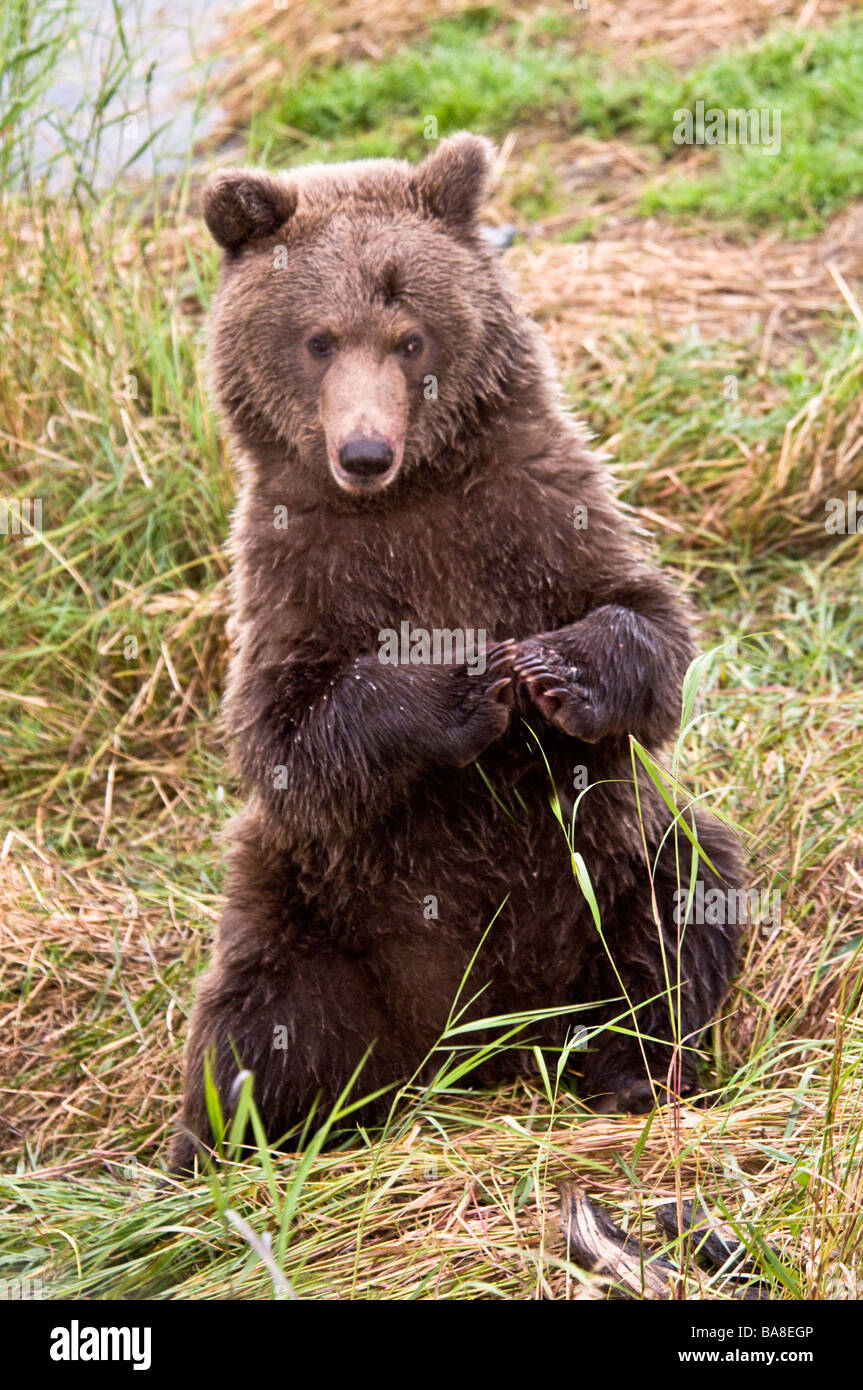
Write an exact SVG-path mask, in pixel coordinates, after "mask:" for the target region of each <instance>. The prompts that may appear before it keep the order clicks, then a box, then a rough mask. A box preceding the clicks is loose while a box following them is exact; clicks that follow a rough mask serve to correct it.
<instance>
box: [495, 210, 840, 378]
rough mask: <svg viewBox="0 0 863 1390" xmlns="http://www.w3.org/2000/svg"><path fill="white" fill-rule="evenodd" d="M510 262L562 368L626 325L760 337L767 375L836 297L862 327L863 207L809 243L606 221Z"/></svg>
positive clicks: (526, 250) (672, 336)
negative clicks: (588, 235)
mask: <svg viewBox="0 0 863 1390" xmlns="http://www.w3.org/2000/svg"><path fill="white" fill-rule="evenodd" d="M579 215H580V216H581V215H584V214H583V212H581V213H580V214H579ZM570 220H572V221H575V220H577V219H576V218H575V217H572V218H570ZM507 260H508V263H509V265H510V267H511V268H512V270H513V271H514V272H515V273H516V275H517V277H518V280H519V283H520V285H521V287H522V290H523V293H524V294H525V296H526V299H527V302H528V304H529V306H530V309H531V312H532V313H534V314H535V315H536V316H537V317H538V318H539V319H540V321H541V322H542V324H543V327H544V328H545V330H546V332H547V334H548V336H549V338H550V340H551V342H552V345H553V347H554V350H555V352H556V354H557V356H558V359H559V360H560V361H561V362H562V363H563V365H564V367H571V366H572V364H573V361H574V357H575V356H576V355H578V354H581V353H584V352H585V351H587V352H592V351H593V350H594V348H593V347H592V346H591V344H595V343H597V342H599V341H600V339H601V337H602V335H603V333H607V332H614V331H619V330H620V328H621V327H622V326H625V327H631V328H636V329H643V330H644V331H645V332H647V333H649V334H651V335H653V336H655V337H656V338H657V339H658V340H659V341H661V342H665V343H668V342H675V341H679V340H680V339H681V338H682V337H683V336H684V335H687V334H688V335H692V333H693V332H696V333H698V334H699V335H700V336H702V337H704V338H722V339H726V340H728V341H733V342H736V343H739V344H741V345H746V344H749V343H751V342H752V340H753V339H755V340H759V341H760V348H759V368H760V371H761V372H762V373H763V372H765V371H767V370H768V369H769V368H770V367H771V366H773V365H775V364H776V363H777V362H779V361H782V360H783V358H787V356H788V355H789V353H792V352H795V353H796V352H799V351H800V350H801V348H805V346H806V344H807V342H808V341H809V340H810V339H811V338H812V337H813V335H816V334H818V333H820V332H823V330H824V327H825V322H826V320H827V318H828V317H829V316H832V315H835V313H836V311H837V308H840V307H841V306H842V301H843V299H844V300H845V307H846V311H847V313H848V315H849V322H850V321H851V318H852V317H853V318H854V319H856V320H857V321H858V322H860V323H861V324H863V310H861V307H860V304H859V301H858V299H857V296H856V292H855V289H854V288H853V287H854V286H855V285H857V284H859V283H860V282H861V280H863V203H858V204H856V205H855V206H853V207H851V208H850V209H848V210H847V211H846V212H843V213H841V214H839V215H838V216H837V217H836V218H834V220H833V221H832V222H831V223H830V225H829V226H828V227H827V228H826V229H825V231H824V232H822V233H821V234H820V235H819V236H816V237H813V238H812V239H811V240H809V241H786V240H783V238H782V237H780V236H779V235H778V234H776V233H772V232H771V233H765V234H764V235H762V236H760V237H758V238H756V239H755V240H753V241H751V242H748V243H747V242H744V241H741V240H740V239H734V238H731V237H727V236H723V235H721V234H719V233H717V232H715V231H714V230H713V229H712V228H711V227H710V225H709V224H706V223H699V224H693V225H692V226H690V227H688V228H681V227H680V226H679V225H678V224H675V223H673V222H671V221H669V220H665V219H660V218H655V217H651V218H647V219H639V220H634V219H630V220H628V221H626V222H622V223H621V225H619V226H617V227H615V226H613V225H608V226H604V228H603V233H602V236H601V237H598V238H597V239H596V240H590V241H584V242H578V243H574V244H564V243H553V242H552V243H548V242H546V243H544V244H543V242H542V241H539V244H536V243H535V242H534V240H533V239H531V240H530V241H527V242H525V243H523V244H521V245H518V246H515V247H513V249H512V250H511V251H509V252H508V253H507Z"/></svg>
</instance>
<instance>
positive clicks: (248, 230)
mask: <svg viewBox="0 0 863 1390" xmlns="http://www.w3.org/2000/svg"><path fill="white" fill-rule="evenodd" d="M202 203H203V209H204V221H205V222H206V224H207V226H208V228H209V230H210V235H211V236H212V237H213V240H214V241H217V242H218V243H219V245H220V246H223V247H224V248H225V250H226V251H239V249H240V247H241V246H244V245H245V243H246V242H247V241H251V240H252V239H253V238H254V237H259V236H270V235H271V233H273V232H277V231H278V229H279V227H281V226H283V225H284V223H285V222H287V220H288V218H289V217H293V215H294V212H295V211H296V207H297V193H296V189H294V188H291V187H290V185H289V184H285V183H282V182H281V180H279V179H274V178H272V177H271V176H270V175H269V174H263V173H261V172H260V171H259V170H257V169H223V170H222V171H221V172H219V173H218V174H214V175H213V176H212V178H210V179H208V180H207V183H206V184H205V186H204V192H203V197H202Z"/></svg>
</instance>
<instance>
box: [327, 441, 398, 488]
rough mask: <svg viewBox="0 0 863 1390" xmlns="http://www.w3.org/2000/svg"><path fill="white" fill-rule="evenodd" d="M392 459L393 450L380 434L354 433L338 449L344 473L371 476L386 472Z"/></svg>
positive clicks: (364, 476)
mask: <svg viewBox="0 0 863 1390" xmlns="http://www.w3.org/2000/svg"><path fill="white" fill-rule="evenodd" d="M392 461H393V451H392V449H391V448H390V446H389V444H388V443H387V441H386V440H385V439H383V438H382V437H381V436H380V435H367V434H366V435H354V436H353V437H352V438H351V439H346V440H345V442H344V444H343V445H342V447H341V448H340V449H339V463H340V464H341V465H342V468H344V470H345V472H346V473H357V474H359V475H360V477H363V478H371V477H374V475H375V474H377V473H386V471H387V469H388V468H389V467H390V465H391V464H392Z"/></svg>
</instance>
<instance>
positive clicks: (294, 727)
mask: <svg viewBox="0 0 863 1390" xmlns="http://www.w3.org/2000/svg"><path fill="white" fill-rule="evenodd" d="M511 652H512V643H509V642H501V643H496V644H493V645H491V647H490V648H489V650H488V652H487V662H486V668H485V670H484V671H483V672H482V674H476V675H474V674H473V673H471V672H470V671H468V669H467V668H466V666H465V665H463V664H462V665H458V664H438V665H420V666H407V665H404V666H390V665H382V664H381V663H380V661H379V660H378V659H377V658H376V656H374V655H372V654H364V655H362V656H358V657H356V658H355V659H354V660H353V661H350V662H347V663H344V664H342V665H333V664H332V663H322V662H316V661H314V660H310V659H302V658H301V657H300V656H299V655H295V656H294V657H292V658H291V659H289V660H288V661H287V662H285V663H283V664H281V665H279V666H269V667H263V668H262V667H260V666H258V665H253V664H252V663H251V662H249V663H248V671H249V674H248V676H247V678H246V681H245V683H244V684H243V685H241V686H239V687H238V688H237V689H235V690H234V691H233V692H232V697H231V702H230V708H231V723H232V725H233V732H234V734H235V740H236V747H237V752H238V757H239V762H240V770H241V772H242V774H243V776H244V780H245V782H246V785H247V787H248V789H249V790H254V791H255V792H256V793H257V794H258V796H259V797H260V798H261V800H262V802H263V804H264V805H265V806H266V808H267V810H268V812H269V813H270V814H271V816H272V817H273V820H274V822H275V823H276V824H279V823H280V822H285V823H287V824H289V826H290V829H291V832H292V834H293V835H294V836H297V835H299V836H300V837H308V838H312V839H316V840H318V841H320V842H322V843H324V844H332V843H334V842H335V841H336V840H340V841H341V840H345V839H349V838H350V837H352V836H353V835H354V834H355V833H356V832H357V830H358V829H359V828H360V827H364V828H365V827H368V825H369V823H370V822H371V821H372V820H374V819H375V818H376V817H378V816H380V815H382V814H384V813H385V812H386V811H387V810H389V809H390V807H392V806H393V805H394V804H395V803H396V802H397V801H398V800H399V798H400V797H401V796H403V795H404V794H405V793H406V792H407V790H408V789H409V788H410V786H411V785H412V784H413V782H414V781H415V779H416V778H417V777H418V776H419V775H420V774H421V773H422V772H423V771H424V770H425V769H426V768H428V767H431V766H435V765H437V766H444V767H466V766H467V765H468V764H469V763H471V762H473V761H474V759H475V758H478V757H479V756H480V754H481V753H483V752H484V751H485V749H486V748H488V746H489V744H491V743H492V742H493V741H494V740H495V739H497V738H499V737H500V735H501V734H502V733H503V732H504V730H505V729H506V727H507V724H508V722H509V719H510V715H511V705H512V702H513V689H512V673H511V671H510V669H509V660H510V656H511Z"/></svg>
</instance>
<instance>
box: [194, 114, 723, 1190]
mask: <svg viewBox="0 0 863 1390" xmlns="http://www.w3.org/2000/svg"><path fill="white" fill-rule="evenodd" d="M491 158H492V150H491V147H490V146H489V145H488V143H487V142H486V141H485V140H483V139H481V138H478V137H475V136H472V135H468V134H460V135H456V136H453V137H451V138H450V139H447V140H444V141H442V142H441V143H440V145H439V146H438V147H437V149H436V150H435V151H434V153H432V154H431V155H429V157H428V158H427V159H425V160H424V161H423V162H422V163H421V164H419V165H417V166H415V167H414V166H411V165H409V164H407V163H402V162H399V161H396V160H387V159H381V160H370V161H361V162H358V163H355V164H345V165H334V166H330V167H322V166H315V167H309V168H303V169H297V170H295V171H293V172H291V173H290V174H286V175H284V176H278V177H276V176H271V175H269V174H265V173H262V172H259V171H255V170H239V171H231V172H223V173H219V174H217V175H216V176H214V177H213V178H212V179H211V180H210V182H209V183H208V184H207V187H206V189H205V193H204V214H205V217H206V222H207V226H208V227H209V229H210V232H211V233H212V235H213V237H214V238H215V240H216V241H217V242H218V244H219V245H220V246H221V247H222V250H223V257H222V269H221V283H220V286H219V291H218V295H217V297H216V301H215V306H214V309H213V314H212V322H211V328H210V337H211V365H212V374H213V382H214V388H215V392H216V394H217V397H218V401H219V405H220V408H221V412H222V415H223V418H224V422H225V424H226V426H227V429H228V432H229V434H230V437H231V440H232V442H233V444H234V446H235V449H236V453H237V458H238V462H239V466H240V469H241V480H242V486H241V492H240V500H239V505H238V508H237V512H236V515H235V518H234V522H233V532H232V549H233V557H234V585H233V632H234V638H233V645H234V650H233V657H232V662H231V668H230V675H229V681H228V690H227V698H226V709H227V719H228V726H229V730H230V734H231V736H232V739H233V744H234V748H235V750H236V756H237V760H238V770H239V773H240V775H241V777H242V781H243V784H244V786H245V788H246V790H247V793H248V800H247V803H246V805H245V808H244V810H243V811H242V812H241V814H240V815H239V817H238V818H237V819H236V821H235V822H234V824H233V827H232V831H231V837H232V848H231V852H230V861H229V878H228V889H227V892H228V904H227V907H226V910H225V914H224V917H223V919H222V923H221V928H220V931H219V936H218V942H217V946H216V955H215V962H214V964H213V965H212V967H211V969H210V970H209V972H208V973H207V974H206V975H205V976H204V978H203V980H202V981H201V985H200V988H199V991H198V997H197V1003H196V1005H195V1009H194V1013H193V1016H192V1020H191V1025H190V1038H189V1044H188V1049H187V1062H186V1084H185V1101H184V1107H183V1112H182V1120H181V1131H180V1133H179V1134H178V1135H177V1138H176V1139H175V1145H174V1154H173V1159H174V1165H175V1167H177V1168H179V1169H184V1168H189V1167H190V1166H192V1164H193V1160H194V1156H195V1154H196V1152H198V1151H200V1149H201V1145H202V1144H205V1145H206V1144H210V1143H212V1141H213V1134H212V1132H211V1129H210V1121H209V1118H208V1108H207V1104H206V1099H205V1094H206V1091H205V1080H204V1078H205V1061H207V1060H208V1061H209V1068H210V1072H211V1075H212V1078H213V1080H214V1082H215V1085H216V1087H217V1088H218V1092H219V1095H220V1099H221V1105H222V1109H223V1113H224V1114H225V1115H228V1114H229V1113H230V1109H231V1106H232V1104H233V1101H234V1098H235V1096H236V1093H237V1077H238V1073H239V1072H240V1069H241V1068H242V1069H245V1070H247V1071H250V1072H251V1073H253V1075H254V1097H255V1101H256V1103H257V1106H258V1108H259V1110H260V1113H261V1115H262V1118H263V1121H264V1125H265V1127H266V1130H267V1135H268V1138H269V1140H270V1142H272V1143H277V1142H287V1143H289V1144H290V1142H291V1140H292V1138H293V1140H294V1142H296V1134H297V1133H298V1131H299V1129H300V1128H301V1127H302V1126H303V1124H304V1122H305V1121H306V1119H307V1117H308V1115H309V1112H310V1111H313V1110H314V1114H315V1116H317V1117H320V1118H321V1119H322V1118H323V1117H325V1116H326V1115H327V1113H328V1111H329V1109H330V1108H331V1107H332V1106H333V1105H334V1103H335V1102H336V1100H337V1098H338V1097H339V1096H340V1094H341V1092H342V1091H343V1089H344V1088H345V1086H346V1085H347V1083H348V1081H349V1080H350V1078H351V1077H352V1075H353V1073H354V1072H355V1070H356V1069H357V1068H358V1067H359V1068H360V1074H359V1079H358V1081H357V1082H356V1084H355V1087H354V1091H353V1093H352V1094H353V1095H354V1096H357V1097H360V1096H367V1095H370V1094H371V1093H372V1092H382V1094H381V1095H379V1096H378V1097H377V1099H376V1100H375V1101H374V1103H369V1104H367V1105H366V1106H365V1107H364V1108H363V1109H362V1111H361V1112H360V1113H361V1116H362V1118H363V1120H365V1119H374V1118H375V1117H379V1116H380V1115H382V1114H383V1113H385V1112H386V1110H387V1108H388V1107H389V1106H390V1104H391V1103H392V1100H393V1097H394V1095H395V1093H396V1090H397V1088H398V1085H399V1083H402V1082H405V1081H406V1080H408V1079H410V1078H412V1077H419V1078H420V1079H423V1078H424V1079H426V1080H428V1079H429V1077H430V1076H431V1075H433V1074H434V1072H435V1070H436V1069H437V1068H438V1067H439V1066H440V1064H441V1061H442V1054H441V1053H440V1052H438V1053H437V1055H436V1056H430V1054H431V1053H432V1051H433V1049H434V1048H435V1045H436V1043H437V1042H438V1040H439V1038H440V1036H441V1033H442V1031H443V1030H444V1029H445V1028H446V1025H447V1020H448V1018H449V1017H450V1014H451V1010H452V1008H453V1005H454V1002H455V1001H456V1000H457V999H458V1000H459V1005H458V1007H459V1009H464V1010H465V1011H464V1013H463V1014H462V1015H461V1018H460V1021H461V1022H462V1023H464V1022H465V1021H467V1020H469V1019H489V1020H490V1021H489V1024H488V1025H487V1027H486V1029H485V1030H480V1031H479V1032H477V1033H475V1034H474V1033H471V1034H468V1035H467V1039H466V1041H468V1042H470V1043H474V1044H479V1042H481V1041H483V1040H485V1041H487V1042H489V1043H492V1042H493V1041H494V1039H495V1038H496V1037H499V1036H500V1034H501V1031H502V1025H500V1024H495V1023H494V1022H493V1021H492V1020H494V1019H497V1018H499V1016H500V1015H504V1014H510V1013H516V1012H518V1013H524V1012H525V1011H530V1010H539V1011H546V1016H545V1017H544V1018H541V1019H539V1020H533V1021H532V1022H529V1023H528V1024H527V1025H526V1026H525V1028H523V1030H522V1032H521V1033H520V1034H518V1036H517V1038H516V1039H515V1041H514V1042H513V1040H512V1039H510V1042H509V1045H508V1047H507V1048H506V1049H504V1050H497V1051H496V1050H495V1049H494V1047H490V1049H489V1052H490V1054H491V1055H490V1056H489V1057H488V1059H487V1060H486V1062H485V1064H484V1065H483V1066H482V1067H480V1068H479V1070H478V1071H477V1072H476V1073H475V1075H474V1078H473V1079H474V1080H475V1081H479V1082H480V1083H482V1084H487V1083H492V1082H495V1081H496V1080H499V1079H501V1078H504V1077H506V1076H511V1075H513V1073H517V1072H518V1070H519V1069H522V1070H525V1069H527V1068H528V1066H529V1062H530V1058H531V1055H532V1047H533V1045H534V1044H538V1045H539V1046H541V1047H549V1048H559V1047H560V1046H562V1045H563V1044H564V1043H565V1041H566V1039H567V1036H568V1035H569V1034H571V1032H572V1030H573V1027H574V1026H576V1025H583V1026H585V1027H586V1028H588V1029H590V1030H591V1035H590V1043H589V1046H588V1048H587V1050H586V1051H583V1052H582V1053H579V1054H576V1055H575V1058H574V1059H577V1061H578V1062H579V1064H580V1065H579V1070H580V1073H581V1080H580V1091H581V1094H582V1096H583V1097H584V1099H585V1100H586V1101H588V1102H589V1103H591V1104H593V1105H594V1107H595V1108H597V1109H602V1110H615V1109H630V1110H637V1109H639V1108H641V1109H644V1108H648V1107H650V1106H651V1105H652V1104H653V1103H654V1101H655V1099H657V1098H660V1099H667V1097H668V1095H669V1094H687V1093H688V1092H691V1091H692V1090H693V1088H694V1086H695V1081H696V1056H695V1053H694V1050H693V1049H694V1044H695V1043H696V1042H697V1039H698V1037H699V1034H700V1033H701V1032H702V1031H703V1030H704V1029H705V1027H706V1026H707V1025H708V1024H709V1022H710V1020H711V1017H712V1016H713V1013H714V1011H715V1010H716V1008H717V1005H718V1004H719V1002H720V1001H721V999H722V996H723V993H724V991H725V989H726V986H727V984H728V981H729V977H730V974H731V972H732V970H733V967H734V961H735V955H736V938H737V931H736V929H735V928H734V927H733V926H731V925H728V926H726V925H724V924H723V923H724V914H722V913H718V914H717V913H714V914H713V916H714V918H718V924H713V923H705V922H701V921H697V920H684V921H683V922H681V920H680V918H681V917H682V916H683V917H684V918H685V916H686V914H681V913H680V912H679V910H678V906H677V905H678V903H679V902H680V890H681V888H683V889H684V890H685V889H687V888H688V887H689V886H690V873H691V855H692V851H691V849H690V843H689V840H688V839H687V838H686V837H685V836H684V835H683V834H682V833H677V832H676V831H671V833H669V827H670V822H671V817H670V814H669V812H668V810H667V808H666V806H665V804H664V802H663V801H662V799H661V797H659V796H658V795H657V794H656V793H655V792H654V791H653V789H652V786H651V783H650V781H649V779H648V778H646V777H645V776H644V775H642V776H641V777H639V778H638V779H637V782H636V780H635V779H634V776H633V758H632V751H631V744H630V735H632V736H633V737H634V738H635V739H637V740H638V741H639V742H640V743H641V744H643V745H646V746H647V748H648V749H652V750H656V749H657V748H659V747H660V746H661V745H662V743H663V742H664V741H665V740H667V739H668V738H669V736H670V735H671V734H672V733H673V732H674V731H675V729H676V727H677V724H678V721H679V717H680V708H681V686H682V680H683V676H684V673H685V672H686V669H687V665H688V663H689V662H690V660H691V658H692V655H693V648H692V643H691V639H690V621H689V616H688V613H687V610H686V608H685V606H684V605H683V604H682V603H681V601H680V600H679V598H678V597H676V595H675V593H674V592H673V590H672V589H671V587H670V586H669V585H668V584H667V583H666V581H665V580H664V579H663V578H661V577H660V576H659V575H658V574H657V573H655V572H654V571H653V570H652V569H651V568H650V567H649V565H648V564H647V562H646V561H645V559H644V557H643V555H642V553H641V549H640V547H639V545H638V544H637V542H636V540H635V539H634V535H633V533H634V531H635V530H636V527H635V526H634V523H633V520H632V518H631V517H630V516H629V514H628V513H626V512H625V510H624V509H623V508H622V506H621V505H620V504H618V503H617V502H616V501H615V499H614V496H613V494H612V492H611V491H610V489H609V487H608V484H607V481H606V478H605V476H604V470H603V469H602V468H601V466H600V464H599V463H598V461H597V459H596V458H595V457H594V456H592V455H591V453H590V452H589V451H588V450H587V448H586V447H585V444H584V440H583V437H582V434H581V432H580V431H579V429H578V427H577V426H576V424H575V423H574V422H573V420H571V419H570V417H569V416H568V415H567V414H566V413H565V412H564V410H563V408H562V407H561V405H560V403H559V400H558V391H557V387H556V384H555V380H554V375H553V370H552V368H551V365H550V361H549V358H548V356H547V353H546V350H545V347H544V345H543V342H542V339H541V337H540V334H539V332H538V330H537V328H536V327H535V325H534V324H533V323H532V322H531V321H530V320H529V319H528V318H527V317H526V316H525V314H524V312H523V310H522V309H521V308H520V307H519V304H518V301H517V299H516V296H515V294H514V292H513V290H512V288H511V287H510V284H509V282H508V280H507V278H506V274H505V271H504V269H503V268H502V266H501V264H500V262H499V260H498V258H497V257H496V255H495V254H494V253H493V251H492V250H491V249H490V248H489V247H488V245H487V244H486V241H485V239H484V238H483V236H482V233H481V230H480V228H479V227H478V224H477V220H476V217H477V209H478V206H479V204H480V202H481V200H482V198H483V195H484V192H485V189H486V184H487V180H488V176H489V171H490V167H491ZM531 731H532V732H531ZM583 787H587V790H586V791H583V793H581V791H580V789H581V788H583ZM554 788H556V789H557V792H558V797H559V803H558V804H559V805H562V806H563V808H564V813H565V815H566V817H567V819H569V817H570V816H571V814H572V812H573V809H574V810H575V816H574V822H573V824H574V839H573V849H574V850H575V851H576V852H577V853H578V854H580V855H581V856H582V859H583V861H584V865H585V867H586V870H587V872H588V874H589V876H590V879H591V881H592V885H593V890H594V893H595V899H596V907H597V909H598V913H599V928H598V927H597V925H596V922H595V920H594V916H593V914H592V910H591V906H590V905H589V903H588V901H587V899H586V897H585V895H584V893H583V892H582V891H581V889H580V887H579V886H578V884H577V882H576V879H575V878H574V876H573V859H572V856H571V853H570V848H569V846H568V845H567V841H566V837H565V835H564V833H563V831H562V829H561V826H560V824H559V822H558V820H557V819H556V818H555V815H554V814H553V811H552V807H551V801H552V798H553V793H554ZM690 820H691V818H690ZM693 823H694V824H695V826H696V833H697V837H698V840H699V843H700V847H701V852H700V855H699V857H698V858H697V860H696V865H697V868H696V872H697V875H698V878H699V880H701V881H703V882H704V884H705V886H706V885H709V886H710V887H711V888H713V889H716V888H719V889H720V891H721V892H725V891H727V888H728V887H729V886H730V887H733V886H734V885H735V884H736V883H737V882H738V877H739V874H738V862H737V855H736V850H735V846H734V843H733V841H732V839H731V837H730V836H729V835H728V834H727V832H726V831H725V830H724V829H723V828H722V827H721V826H720V825H719V824H717V823H716V822H715V821H713V820H712V819H710V818H709V817H705V816H702V815H699V816H698V818H697V821H695V822H693ZM684 851H685V853H684ZM684 896H685V894H684ZM702 915H703V914H702ZM466 974H467V980H466V982H465V980H464V977H465V975H466ZM460 991H461V992H460ZM588 1006H589V1007H588ZM555 1010H556V1012H555ZM609 1022H613V1023H615V1024H616V1025H617V1026H615V1027H614V1028H612V1029H607V1028H606V1029H603V1027H602V1025H603V1024H608V1023H609ZM457 1041H462V1042H463V1041H465V1039H459V1040H457ZM363 1059H365V1060H363ZM361 1064H362V1065H361Z"/></svg>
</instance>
